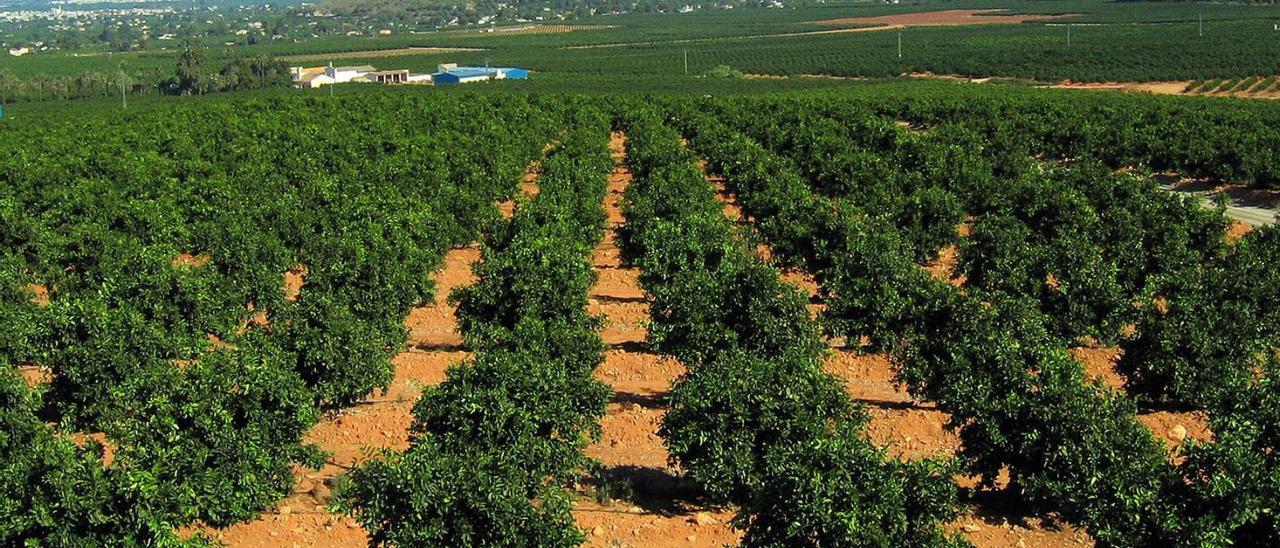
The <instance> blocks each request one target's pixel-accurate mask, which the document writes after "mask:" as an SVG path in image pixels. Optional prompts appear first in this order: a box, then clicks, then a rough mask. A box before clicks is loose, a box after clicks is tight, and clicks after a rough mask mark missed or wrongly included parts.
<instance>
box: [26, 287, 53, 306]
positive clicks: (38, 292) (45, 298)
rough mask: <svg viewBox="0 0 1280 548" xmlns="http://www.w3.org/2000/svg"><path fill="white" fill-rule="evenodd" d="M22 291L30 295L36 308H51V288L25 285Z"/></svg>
mask: <svg viewBox="0 0 1280 548" xmlns="http://www.w3.org/2000/svg"><path fill="white" fill-rule="evenodd" d="M22 291H24V292H26V293H27V295H30V297H31V302H32V303H35V305H36V306H40V307H45V306H49V286H46V285H44V284H23V285H22Z"/></svg>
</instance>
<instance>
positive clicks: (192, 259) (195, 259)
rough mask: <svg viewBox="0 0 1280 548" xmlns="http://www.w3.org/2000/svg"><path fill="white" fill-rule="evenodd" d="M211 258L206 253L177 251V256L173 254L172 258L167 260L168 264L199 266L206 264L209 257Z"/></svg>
mask: <svg viewBox="0 0 1280 548" xmlns="http://www.w3.org/2000/svg"><path fill="white" fill-rule="evenodd" d="M212 258H213V257H211V256H210V255H209V254H208V253H201V254H199V255H192V254H191V253H187V252H182V253H179V254H178V255H177V256H175V257H174V258H173V260H171V261H169V264H171V265H173V266H186V267H191V268H200V267H202V266H204V265H206V264H209V259H212Z"/></svg>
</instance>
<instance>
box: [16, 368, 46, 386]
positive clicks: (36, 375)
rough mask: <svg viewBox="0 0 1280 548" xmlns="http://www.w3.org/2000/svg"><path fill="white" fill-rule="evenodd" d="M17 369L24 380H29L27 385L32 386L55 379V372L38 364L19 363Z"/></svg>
mask: <svg viewBox="0 0 1280 548" xmlns="http://www.w3.org/2000/svg"><path fill="white" fill-rule="evenodd" d="M17 369H18V374H19V375H21V376H22V380H24V381H27V386H30V387H32V388H35V387H37V386H39V385H42V384H46V383H48V382H50V381H52V380H53V373H52V372H50V371H49V370H48V369H45V368H43V367H40V366H38V365H31V364H25V365H19V366H18V367H17Z"/></svg>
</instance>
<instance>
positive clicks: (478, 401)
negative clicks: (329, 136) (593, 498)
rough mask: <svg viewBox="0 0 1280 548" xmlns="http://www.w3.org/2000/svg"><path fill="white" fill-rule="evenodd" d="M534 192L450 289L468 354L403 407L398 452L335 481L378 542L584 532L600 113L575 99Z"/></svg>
mask: <svg viewBox="0 0 1280 548" xmlns="http://www.w3.org/2000/svg"><path fill="white" fill-rule="evenodd" d="M575 106H576V107H577V108H576V109H575V113H574V115H573V120H572V121H571V123H570V124H569V125H568V128H567V129H566V130H565V131H564V132H563V133H562V134H561V135H560V136H559V137H558V138H557V139H558V140H557V142H556V143H555V145H554V146H553V148H552V149H551V150H550V152H548V154H547V156H546V157H545V159H544V160H543V162H542V165H541V175H540V177H539V179H538V188H539V191H538V193H537V196H536V197H535V198H532V199H530V200H527V201H521V202H520V204H519V206H518V207H517V209H516V211H515V214H514V216H513V217H512V218H511V220H510V222H508V223H506V224H505V225H502V226H499V227H497V228H496V229H495V230H494V231H493V232H492V233H490V234H489V235H488V236H487V238H486V240H485V245H484V248H483V251H482V256H481V261H480V262H479V263H478V264H477V266H476V267H475V273H476V275H477V278H478V279H477V281H476V282H475V284H473V285H471V286H469V287H466V288H463V289H460V290H458V291H456V292H455V293H454V294H453V295H451V296H450V299H451V300H452V301H453V302H455V303H457V305H458V309H457V317H458V323H459V326H460V328H461V330H462V334H463V338H464V340H465V343H466V345H467V347H468V348H470V349H472V350H473V351H474V352H475V355H474V357H473V358H471V359H469V360H467V361H466V362H463V363H460V364H457V365H454V366H452V367H450V369H449V371H448V376H447V379H446V380H445V381H444V382H443V383H442V384H440V385H438V386H435V387H431V388H428V389H427V390H426V391H425V393H424V394H423V396H422V398H421V399H420V400H419V401H418V402H417V404H416V405H415V406H414V409H413V416H414V423H413V426H412V433H411V440H410V441H411V444H410V447H409V449H408V450H407V451H404V452H400V453H392V452H386V453H384V454H383V455H382V456H381V458H378V459H375V460H373V461H370V462H368V463H366V464H364V465H362V466H361V467H360V468H358V469H357V470H355V471H353V472H352V473H351V474H350V476H349V477H348V478H347V481H346V483H345V485H343V486H342V487H341V488H340V489H339V491H338V496H339V498H340V503H339V506H340V507H342V508H343V509H345V510H347V511H349V512H352V513H353V514H354V515H355V516H356V517H357V519H358V520H359V521H360V522H361V523H362V524H363V525H364V526H365V528H366V529H367V530H368V531H369V532H370V535H371V538H372V540H373V541H374V542H376V543H380V544H391V545H397V546H567V545H576V544H578V543H579V542H581V541H582V534H581V532H580V531H579V530H578V529H577V528H576V527H575V525H574V522H573V517H572V515H571V513H570V509H571V500H570V494H571V492H570V489H571V488H572V486H573V485H574V484H576V483H577V482H578V481H579V480H580V479H581V478H582V475H583V473H584V472H586V471H588V470H590V469H591V468H593V465H594V463H593V461H591V460H590V459H588V458H587V457H585V456H584V455H583V452H582V450H583V448H584V447H585V446H586V445H587V444H589V443H591V442H593V441H595V440H597V439H599V436H600V426H599V420H600V418H601V417H602V416H603V415H604V408H605V402H606V401H607V400H608V398H609V397H610V395H611V392H610V390H609V389H608V387H607V386H606V385H604V384H603V383H601V382H600V381H598V380H596V379H595V378H594V377H593V376H592V373H593V371H594V370H595V368H596V367H597V366H598V365H599V364H600V363H601V361H602V360H603V344H602V342H601V339H600V335H599V334H598V333H597V329H598V328H599V327H600V319H599V318H598V317H594V316H591V315H589V314H588V313H587V311H586V305H587V293H588V291H589V290H590V288H591V287H592V285H593V284H594V282H595V272H594V270H593V269H592V262H591V256H592V250H593V249H594V247H595V246H596V244H597V243H599V241H600V239H601V237H602V236H603V233H604V232H603V231H604V221H605V218H604V211H603V208H602V202H603V199H604V193H605V183H606V174H607V173H608V172H610V171H612V168H613V162H612V160H611V158H610V156H609V150H608V147H607V146H606V140H605V137H606V136H607V135H608V134H609V123H608V118H607V117H605V116H604V115H603V114H602V113H601V111H599V110H597V109H596V108H595V107H594V106H593V105H590V104H581V105H575Z"/></svg>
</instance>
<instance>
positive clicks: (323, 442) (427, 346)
mask: <svg viewBox="0 0 1280 548" xmlns="http://www.w3.org/2000/svg"><path fill="white" fill-rule="evenodd" d="M537 169H538V164H537V163H534V164H531V165H530V167H529V169H527V170H526V174H525V177H524V179H523V180H522V181H521V184H520V193H521V194H526V195H534V194H537V183H536V180H537V176H538V172H537ZM498 208H499V211H501V212H502V213H503V214H504V215H506V216H510V213H511V211H513V209H514V205H513V203H512V202H510V201H507V202H503V203H501V204H498ZM479 259H480V246H479V245H478V244H472V245H470V246H467V247H465V248H461V249H452V250H449V251H448V252H447V253H445V257H444V265H443V267H442V268H441V270H440V271H439V272H438V273H437V274H436V276H435V283H436V295H435V299H434V300H433V301H432V302H431V303H430V304H428V305H426V306H422V307H418V308H415V309H413V310H411V311H410V312H409V315H408V316H406V317H405V320H404V325H405V329H407V330H408V331H409V335H408V345H407V348H406V349H405V350H404V351H403V352H401V353H400V354H398V355H397V356H395V358H393V359H392V360H391V364H392V366H393V367H394V368H395V374H394V377H393V379H392V381H391V386H390V387H388V388H387V390H386V391H380V390H375V391H374V392H373V393H371V394H369V396H368V397H367V398H366V399H365V402H363V403H358V404H356V405H354V406H352V407H350V408H347V409H344V410H342V411H341V412H339V413H336V414H334V415H331V416H326V417H324V418H323V419H321V421H320V422H319V423H318V424H316V425H315V426H314V427H312V428H311V431H309V432H308V433H307V435H306V436H305V437H304V440H305V441H306V442H308V443H314V444H316V445H318V446H320V448H321V449H324V450H325V451H329V452H330V453H332V456H331V457H330V459H329V461H328V462H327V463H325V465H324V467H323V468H321V469H320V470H319V471H314V470H306V469H296V470H295V471H294V472H295V475H296V477H297V484H296V485H295V487H294V492H293V493H292V494H291V495H289V496H288V497H285V499H284V500H282V501H280V503H279V504H278V505H277V506H276V508H275V510H269V511H267V512H264V513H263V514H262V516H261V517H259V518H258V519H257V520H254V521H251V522H248V523H242V524H239V525H235V526H232V527H229V528H226V529H223V530H208V531H206V532H207V533H209V534H211V535H212V536H214V538H217V539H219V540H221V541H222V542H225V543H226V544H227V545H228V546H232V547H254V548H256V547H264V548H265V547H280V546H284V547H293V546H299V547H302V546H325V547H351V548H363V547H365V546H368V543H369V537H368V534H367V533H366V532H365V530H364V529H363V528H361V527H360V525H358V524H357V523H356V522H355V520H353V519H351V518H350V517H347V516H340V515H334V514H330V513H329V512H327V511H326V510H325V506H324V505H325V504H326V503H327V502H328V499H329V496H330V495H331V482H332V480H333V478H334V477H336V476H338V475H340V474H342V473H343V472H346V471H347V470H350V469H351V468H352V467H354V466H355V465H357V464H359V463H361V462H363V461H365V460H367V459H368V458H369V456H370V455H371V454H373V453H374V452H376V450H378V449H391V450H396V451H403V450H405V449H407V448H408V447H409V442H408V435H409V426H410V424H411V423H412V422H413V417H412V415H411V411H412V410H413V404H414V402H416V401H418V398H419V397H420V396H421V395H422V388H423V387H425V386H432V385H436V384H439V383H441V382H443V381H444V380H445V370H447V369H448V367H449V366H450V365H452V364H454V363H457V362H459V361H461V360H463V359H465V358H467V357H468V356H470V352H468V351H467V350H466V349H465V348H463V347H462V335H461V334H460V333H458V328H457V319H456V318H455V317H454V307H453V306H450V305H449V303H448V302H447V300H448V297H449V293H450V292H452V291H453V290H454V289H456V288H459V287H463V286H466V285H470V284H471V283H472V282H474V281H475V277H474V276H473V275H472V273H471V266H472V264H473V263H475V262H476V261H478V260H479Z"/></svg>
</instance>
